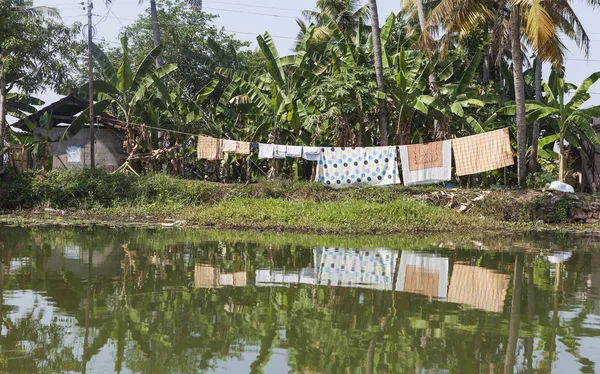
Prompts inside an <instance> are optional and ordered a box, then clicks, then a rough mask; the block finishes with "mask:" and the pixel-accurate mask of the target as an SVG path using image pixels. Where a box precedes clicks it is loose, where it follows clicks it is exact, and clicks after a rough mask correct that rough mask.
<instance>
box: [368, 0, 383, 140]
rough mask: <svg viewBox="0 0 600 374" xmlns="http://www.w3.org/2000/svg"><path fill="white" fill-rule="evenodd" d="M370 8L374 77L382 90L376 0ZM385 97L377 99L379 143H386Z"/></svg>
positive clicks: (381, 65) (371, 2) (371, 3)
mask: <svg viewBox="0 0 600 374" xmlns="http://www.w3.org/2000/svg"><path fill="white" fill-rule="evenodd" d="M369 7H370V9H371V29H372V32H373V56H374V57H375V77H376V79H377V90H379V91H380V92H384V90H385V87H384V80H383V62H382V57H381V38H380V36H379V31H380V30H379V15H378V14H377V1H376V0H369ZM386 105H387V104H386V100H385V99H379V138H380V140H379V143H380V144H381V145H384V146H385V145H388V113H387V106H386Z"/></svg>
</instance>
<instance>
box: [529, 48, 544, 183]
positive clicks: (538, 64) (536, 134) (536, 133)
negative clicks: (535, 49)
mask: <svg viewBox="0 0 600 374" xmlns="http://www.w3.org/2000/svg"><path fill="white" fill-rule="evenodd" d="M535 99H536V100H537V101H542V61H540V59H539V58H537V57H536V58H535ZM532 131H533V132H532V136H531V152H530V154H529V173H531V174H532V175H533V173H535V171H536V169H537V155H538V143H539V140H540V121H539V120H537V121H535V122H533V130H532Z"/></svg>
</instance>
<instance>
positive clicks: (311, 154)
mask: <svg viewBox="0 0 600 374" xmlns="http://www.w3.org/2000/svg"><path fill="white" fill-rule="evenodd" d="M320 153H321V148H320V147H302V158H303V159H305V160H308V161H319V155H320Z"/></svg>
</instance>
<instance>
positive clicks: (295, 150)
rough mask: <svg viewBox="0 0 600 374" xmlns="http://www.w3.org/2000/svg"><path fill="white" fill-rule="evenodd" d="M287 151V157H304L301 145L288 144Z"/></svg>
mask: <svg viewBox="0 0 600 374" xmlns="http://www.w3.org/2000/svg"><path fill="white" fill-rule="evenodd" d="M286 153H287V157H295V158H300V157H302V147H301V146H299V145H288V146H287V150H286Z"/></svg>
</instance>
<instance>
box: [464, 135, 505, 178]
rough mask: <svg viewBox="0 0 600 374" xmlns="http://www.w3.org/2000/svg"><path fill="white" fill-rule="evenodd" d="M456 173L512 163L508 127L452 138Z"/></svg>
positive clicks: (500, 166)
mask: <svg viewBox="0 0 600 374" xmlns="http://www.w3.org/2000/svg"><path fill="white" fill-rule="evenodd" d="M452 150H453V151H454V164H455V165H456V175H459V176H460V175H469V174H476V173H481V172H483V171H488V170H494V169H499V168H502V167H505V166H510V165H513V164H514V160H513V156H512V152H511V150H510V137H509V135H508V128H504V129H500V130H495V131H489V132H486V133H483V134H478V135H472V136H466V137H464V138H458V139H452Z"/></svg>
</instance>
